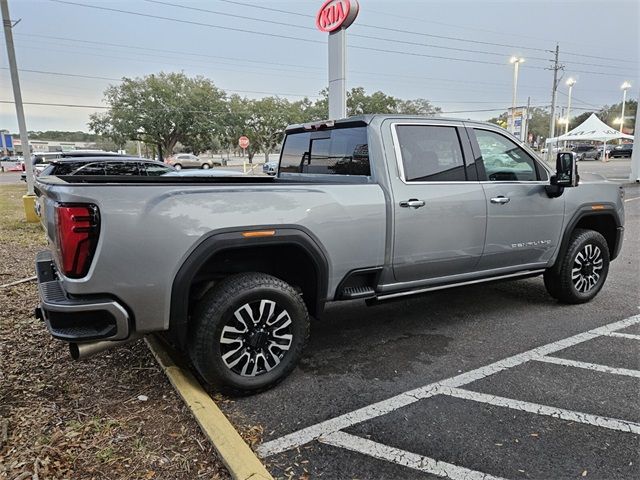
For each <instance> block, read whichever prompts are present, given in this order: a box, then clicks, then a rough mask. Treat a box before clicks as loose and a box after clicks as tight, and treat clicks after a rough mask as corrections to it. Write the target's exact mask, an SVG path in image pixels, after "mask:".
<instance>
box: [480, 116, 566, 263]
mask: <svg viewBox="0 0 640 480" xmlns="http://www.w3.org/2000/svg"><path fill="white" fill-rule="evenodd" d="M469 134H470V138H471V144H472V148H473V149H474V153H475V154H476V157H481V159H482V169H481V170H484V172H481V175H482V176H481V178H482V179H483V181H482V187H483V188H484V194H485V201H486V204H487V240H486V243H485V248H484V253H483V255H482V259H481V260H480V263H479V265H478V267H479V269H480V270H491V269H499V268H504V269H519V270H522V269H525V268H536V267H538V268H539V267H540V266H544V265H545V264H546V263H547V262H548V261H549V260H550V259H551V257H552V255H553V253H554V251H555V250H556V248H557V247H558V243H559V241H560V235H561V231H562V223H563V217H564V196H560V197H557V198H549V196H548V195H547V193H546V190H545V186H546V185H549V173H548V172H547V170H546V169H545V168H544V167H543V166H542V164H541V163H540V161H539V160H537V159H535V158H534V157H533V156H532V155H530V154H529V153H528V152H527V151H526V150H525V149H523V148H522V147H520V146H519V145H518V144H517V143H516V142H515V141H513V140H512V139H511V138H509V137H508V136H507V135H505V134H504V133H503V131H501V130H500V129H498V128H495V129H493V128H492V127H490V126H486V127H485V126H482V127H475V126H474V127H473V128H470V129H469Z"/></svg>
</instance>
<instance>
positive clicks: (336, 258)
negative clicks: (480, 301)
mask: <svg viewBox="0 0 640 480" xmlns="http://www.w3.org/2000/svg"><path fill="white" fill-rule="evenodd" d="M485 157H486V158H485ZM556 160H557V161H556V169H555V171H553V170H552V169H551V168H550V167H548V166H547V165H546V163H545V162H543V161H540V160H539V159H538V158H537V156H536V154H535V153H534V152H533V151H531V150H530V149H529V148H528V147H527V146H525V145H522V144H521V143H520V142H519V141H518V140H517V139H516V138H515V137H513V136H512V135H510V134H509V133H507V132H505V131H504V130H503V129H501V128H500V127H498V126H496V125H493V124H490V123H484V122H475V121H463V120H459V119H456V120H448V119H443V118H425V117H419V116H402V115H365V116H358V117H352V118H348V119H343V120H335V121H327V122H320V123H316V124H312V125H311V124H308V125H292V126H290V127H289V128H287V129H286V131H285V139H284V144H283V148H282V152H281V154H280V165H279V168H278V173H277V175H276V176H275V177H267V176H250V175H244V176H238V177H219V178H217V177H211V178H207V177H201V178H190V177H188V176H185V177H171V178H168V177H154V178H147V179H143V181H141V180H140V179H138V178H133V177H119V178H118V179H114V178H110V179H108V180H104V181H103V180H101V179H100V178H94V179H92V180H91V181H92V182H93V183H92V184H87V183H86V182H85V181H83V179H82V178H79V177H67V178H65V179H64V180H65V181H64V183H61V182H59V181H58V179H57V178H52V177H43V176H40V177H38V179H37V189H36V190H37V192H38V199H37V204H38V205H39V209H40V211H42V212H45V214H44V215H43V217H44V218H45V219H56V220H55V221H54V220H50V221H44V222H43V224H44V227H45V229H46V230H47V232H48V237H49V238H50V239H51V242H52V245H51V249H50V250H47V251H43V252H41V253H39V254H38V255H37V258H36V272H37V275H38V286H39V296H40V307H39V310H37V315H38V316H39V318H42V319H44V320H45V323H46V326H47V328H48V329H49V331H50V332H51V334H52V335H53V337H55V338H58V339H61V340H64V341H66V342H70V351H71V354H72V357H73V358H84V357H86V356H88V355H90V354H91V353H96V352H98V351H102V350H106V349H108V348H111V347H114V346H117V345H121V344H122V343H123V342H126V341H131V340H133V339H135V338H137V337H139V336H141V335H145V334H149V333H151V332H165V337H166V338H167V339H168V340H169V341H170V342H172V343H173V344H174V345H175V346H176V347H177V348H179V349H181V350H182V351H184V352H185V353H186V354H187V355H188V356H189V357H190V358H191V360H192V362H193V364H194V366H195V368H196V369H197V370H198V372H199V373H200V374H201V376H202V378H203V379H204V380H206V381H207V382H209V383H211V384H214V385H216V386H217V387H219V388H221V389H226V390H231V391H235V392H254V393H255V392H257V391H261V390H264V389H266V388H269V387H271V386H273V385H275V384H276V383H278V382H279V381H280V380H282V379H283V378H284V377H286V376H287V375H288V374H289V373H290V372H291V371H292V370H293V369H294V368H295V366H296V364H297V363H298V361H299V360H300V358H301V356H302V353H303V350H304V347H305V344H306V343H307V338H308V336H309V331H310V317H315V318H318V317H321V316H322V312H323V309H324V306H325V304H326V303H327V302H337V301H344V300H353V299H364V300H366V301H367V304H368V305H374V304H376V303H379V302H383V301H387V300H392V299H396V298H403V297H406V296H409V295H416V294H422V293H426V292H431V291H439V290H441V289H443V288H450V287H464V286H468V285H470V284H477V283H481V282H489V281H496V280H507V279H516V278H528V277H534V276H539V275H542V276H543V277H544V285H545V287H546V289H547V291H548V293H549V294H550V295H551V296H552V297H554V298H556V299H557V300H559V301H560V302H562V303H569V304H579V303H584V302H588V301H590V300H591V299H593V298H594V297H595V296H596V295H597V294H598V292H599V291H600V290H601V288H602V287H603V285H604V283H605V280H606V278H607V274H608V272H609V262H610V261H611V260H613V259H615V258H616V257H617V256H618V253H619V252H620V248H621V245H622V238H623V232H624V226H623V225H624V203H623V199H622V188H621V186H620V185H618V184H614V183H612V182H606V181H604V179H603V178H602V177H600V176H598V175H590V174H588V173H584V174H582V175H581V176H580V177H578V175H577V167H576V162H575V158H574V156H573V154H571V153H570V152H560V153H558V155H557V159H556ZM74 179H76V181H74ZM580 179H581V183H580V184H578V181H579V180H580ZM582 180H584V181H582ZM134 183H135V188H124V187H125V186H126V185H129V184H134ZM466 288H470V287H466ZM414 305H417V304H414ZM497 307H499V305H498V306H496V308H497ZM461 308H462V307H461ZM523 308H524V307H523Z"/></svg>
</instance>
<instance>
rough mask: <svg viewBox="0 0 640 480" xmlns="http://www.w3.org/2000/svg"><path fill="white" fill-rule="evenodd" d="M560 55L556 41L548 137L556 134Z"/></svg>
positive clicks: (549, 156)
mask: <svg viewBox="0 0 640 480" xmlns="http://www.w3.org/2000/svg"><path fill="white" fill-rule="evenodd" d="M559 55H560V45H558V44H557V43H556V55H555V60H554V62H553V87H552V89H551V119H550V120H549V138H554V137H555V136H556V94H557V91H558V70H561V69H562V68H564V67H562V65H560V64H558V56H559ZM551 149H552V147H551V144H549V146H548V147H547V162H549V161H550V160H551V158H552V156H551Z"/></svg>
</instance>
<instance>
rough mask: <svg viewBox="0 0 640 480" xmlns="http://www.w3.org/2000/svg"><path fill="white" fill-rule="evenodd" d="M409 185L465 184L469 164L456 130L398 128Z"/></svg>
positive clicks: (415, 126)
mask: <svg viewBox="0 0 640 480" xmlns="http://www.w3.org/2000/svg"><path fill="white" fill-rule="evenodd" d="M396 134H397V137H398V144H399V147H400V153H401V156H402V166H403V168H404V179H405V180H406V181H407V182H443V181H444V182H458V181H460V182H464V181H465V180H466V176H465V165H464V157H463V155H462V147H461V146H460V139H459V138H458V132H457V129H456V127H438V126H430V125H398V126H397V127H396Z"/></svg>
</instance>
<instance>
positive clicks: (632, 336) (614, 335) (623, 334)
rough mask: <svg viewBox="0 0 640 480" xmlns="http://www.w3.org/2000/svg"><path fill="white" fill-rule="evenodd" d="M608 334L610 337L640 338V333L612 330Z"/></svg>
mask: <svg viewBox="0 0 640 480" xmlns="http://www.w3.org/2000/svg"><path fill="white" fill-rule="evenodd" d="M607 335H608V336H610V337H618V338H629V339H631V340H640V335H634V334H632V333H618V332H610V333H608V334H607Z"/></svg>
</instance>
